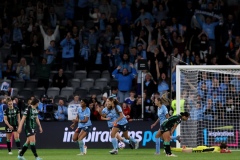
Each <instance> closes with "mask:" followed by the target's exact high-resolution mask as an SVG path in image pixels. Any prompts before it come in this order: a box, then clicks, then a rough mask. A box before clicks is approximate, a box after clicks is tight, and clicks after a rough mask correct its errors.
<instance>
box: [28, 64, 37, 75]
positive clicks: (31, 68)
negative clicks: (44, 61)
mask: <svg viewBox="0 0 240 160" xmlns="http://www.w3.org/2000/svg"><path fill="white" fill-rule="evenodd" d="M29 66H30V77H31V78H36V69H37V66H36V65H35V64H30V65H29Z"/></svg>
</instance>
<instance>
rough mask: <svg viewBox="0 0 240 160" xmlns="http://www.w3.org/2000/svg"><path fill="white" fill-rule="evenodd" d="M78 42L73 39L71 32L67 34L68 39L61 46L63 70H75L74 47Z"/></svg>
mask: <svg viewBox="0 0 240 160" xmlns="http://www.w3.org/2000/svg"><path fill="white" fill-rule="evenodd" d="M75 44H76V42H75V41H74V39H73V38H72V35H71V33H70V32H68V33H67V35H66V37H65V38H64V39H63V40H62V41H61V42H60V45H61V46H62V48H63V50H62V67H63V70H65V71H66V70H67V67H68V70H70V71H72V70H73V60H74V46H75Z"/></svg>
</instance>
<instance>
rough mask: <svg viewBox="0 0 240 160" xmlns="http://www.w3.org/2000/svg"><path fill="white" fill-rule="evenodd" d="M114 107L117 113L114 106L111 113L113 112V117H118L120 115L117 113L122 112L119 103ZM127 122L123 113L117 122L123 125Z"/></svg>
mask: <svg viewBox="0 0 240 160" xmlns="http://www.w3.org/2000/svg"><path fill="white" fill-rule="evenodd" d="M116 107H117V110H118V113H117V112H116V109H115V108H114V109H112V114H113V117H115V119H118V118H119V117H120V115H119V113H120V112H122V107H120V106H119V105H117V106H116ZM127 123H128V121H127V119H126V117H125V115H123V118H122V119H121V120H120V121H118V123H117V124H118V125H125V124H127Z"/></svg>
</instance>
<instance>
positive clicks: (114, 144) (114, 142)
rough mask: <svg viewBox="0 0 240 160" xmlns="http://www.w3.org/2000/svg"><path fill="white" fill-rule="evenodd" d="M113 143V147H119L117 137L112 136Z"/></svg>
mask: <svg viewBox="0 0 240 160" xmlns="http://www.w3.org/2000/svg"><path fill="white" fill-rule="evenodd" d="M112 145H113V149H116V150H117V149H118V143H117V138H112Z"/></svg>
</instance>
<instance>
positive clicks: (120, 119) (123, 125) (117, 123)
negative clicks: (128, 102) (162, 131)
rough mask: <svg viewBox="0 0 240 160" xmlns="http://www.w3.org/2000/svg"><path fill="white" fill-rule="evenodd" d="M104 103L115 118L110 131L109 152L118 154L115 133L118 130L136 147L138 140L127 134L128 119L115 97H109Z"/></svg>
mask: <svg viewBox="0 0 240 160" xmlns="http://www.w3.org/2000/svg"><path fill="white" fill-rule="evenodd" d="M106 103H107V106H108V107H111V108H112V109H111V112H112V114H113V116H114V118H115V120H114V122H113V128H112V132H111V140H112V145H113V150H112V151H110V154H118V142H117V138H116V134H117V132H118V131H119V130H120V131H122V132H123V136H124V137H125V138H126V139H128V140H130V143H134V144H135V149H138V147H139V142H138V141H137V140H135V139H133V138H132V137H130V136H129V135H128V130H129V128H130V127H129V125H128V121H127V119H126V117H125V116H124V114H123V112H122V108H121V107H120V106H119V105H118V101H117V99H114V98H113V97H109V98H108V99H107V101H106Z"/></svg>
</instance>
